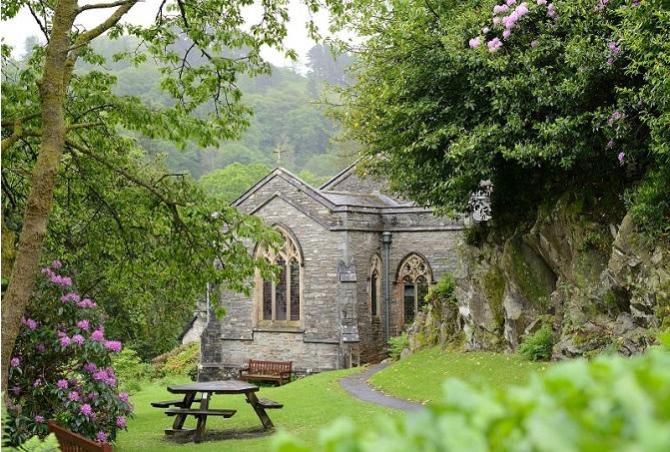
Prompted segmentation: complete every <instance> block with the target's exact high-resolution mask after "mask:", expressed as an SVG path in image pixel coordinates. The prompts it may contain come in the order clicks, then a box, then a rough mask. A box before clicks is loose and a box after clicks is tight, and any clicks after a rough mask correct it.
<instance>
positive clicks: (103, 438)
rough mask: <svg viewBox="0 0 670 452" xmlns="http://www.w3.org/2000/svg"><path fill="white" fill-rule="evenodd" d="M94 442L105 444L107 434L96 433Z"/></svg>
mask: <svg viewBox="0 0 670 452" xmlns="http://www.w3.org/2000/svg"><path fill="white" fill-rule="evenodd" d="M95 440H96V441H97V442H99V443H105V442H107V433H105V432H98V434H97V435H95Z"/></svg>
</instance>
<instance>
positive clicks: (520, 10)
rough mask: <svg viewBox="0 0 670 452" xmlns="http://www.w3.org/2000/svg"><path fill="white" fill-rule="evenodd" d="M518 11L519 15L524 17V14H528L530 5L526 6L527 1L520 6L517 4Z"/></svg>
mask: <svg viewBox="0 0 670 452" xmlns="http://www.w3.org/2000/svg"><path fill="white" fill-rule="evenodd" d="M516 13H517V15H519V16H520V17H523V16H525V15H526V14H528V7H527V6H526V4H525V3H522V4H520V5H519V6H517V8H516Z"/></svg>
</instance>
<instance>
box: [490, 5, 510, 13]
mask: <svg viewBox="0 0 670 452" xmlns="http://www.w3.org/2000/svg"><path fill="white" fill-rule="evenodd" d="M507 11H509V6H507V5H496V6H494V7H493V14H496V15H497V14H502V13H506V12H507Z"/></svg>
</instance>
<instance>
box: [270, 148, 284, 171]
mask: <svg viewBox="0 0 670 452" xmlns="http://www.w3.org/2000/svg"><path fill="white" fill-rule="evenodd" d="M282 152H284V146H282V145H281V144H278V145H277V146H276V147H275V149H274V151H272V153H273V154H277V166H281V154H282Z"/></svg>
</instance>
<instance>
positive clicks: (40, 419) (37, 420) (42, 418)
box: [35, 414, 44, 424]
mask: <svg viewBox="0 0 670 452" xmlns="http://www.w3.org/2000/svg"><path fill="white" fill-rule="evenodd" d="M35 422H37V423H38V424H44V416H41V415H39V414H38V415H37V416H35Z"/></svg>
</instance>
